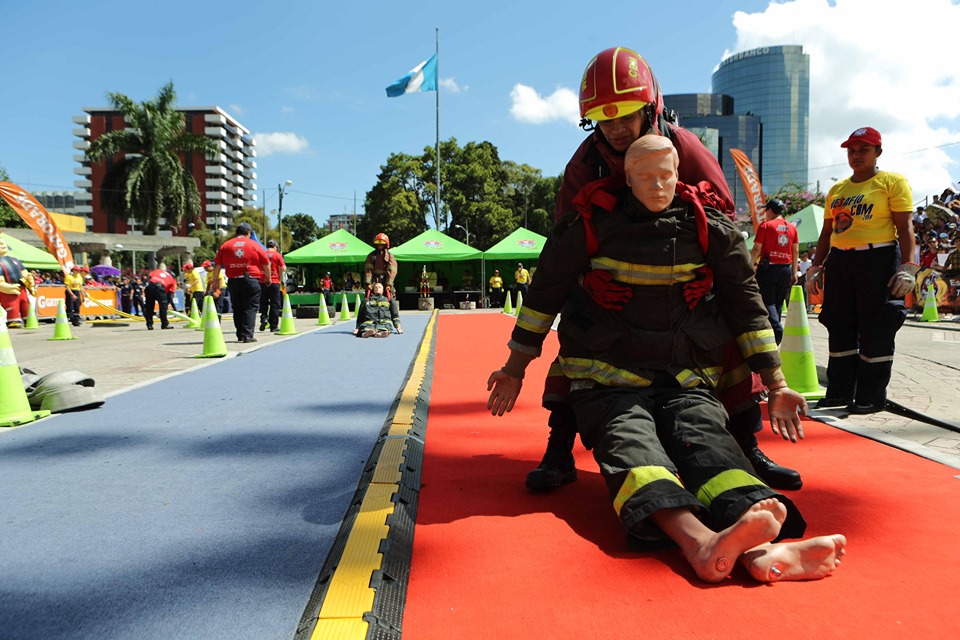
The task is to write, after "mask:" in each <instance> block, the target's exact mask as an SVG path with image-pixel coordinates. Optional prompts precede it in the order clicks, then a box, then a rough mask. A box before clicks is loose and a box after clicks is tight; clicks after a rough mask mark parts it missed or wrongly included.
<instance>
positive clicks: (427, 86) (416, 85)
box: [387, 54, 437, 98]
mask: <svg viewBox="0 0 960 640" xmlns="http://www.w3.org/2000/svg"><path fill="white" fill-rule="evenodd" d="M436 90H437V54H433V55H432V56H430V58H429V59H428V60H424V61H423V62H421V63H420V64H418V65H417V66H415V67H414V68H413V69H411V70H410V72H409V73H408V74H407V75H405V76H403V77H402V78H400V79H399V80H397V81H396V82H394V83H393V84H392V85H390V86H389V87H387V97H389V98H396V97H397V96H402V95H403V94H405V93H416V92H417V91H436Z"/></svg>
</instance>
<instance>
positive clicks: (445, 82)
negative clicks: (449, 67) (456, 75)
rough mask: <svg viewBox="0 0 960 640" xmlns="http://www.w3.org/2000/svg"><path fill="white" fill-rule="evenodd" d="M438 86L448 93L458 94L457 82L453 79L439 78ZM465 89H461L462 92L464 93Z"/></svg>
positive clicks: (458, 86)
mask: <svg viewBox="0 0 960 640" xmlns="http://www.w3.org/2000/svg"><path fill="white" fill-rule="evenodd" d="M440 86H441V87H443V88H444V89H446V90H447V91H449V92H450V93H460V85H458V84H457V81H456V80H454V79H453V78H440ZM466 90H467V87H466V86H464V87H463V91H466Z"/></svg>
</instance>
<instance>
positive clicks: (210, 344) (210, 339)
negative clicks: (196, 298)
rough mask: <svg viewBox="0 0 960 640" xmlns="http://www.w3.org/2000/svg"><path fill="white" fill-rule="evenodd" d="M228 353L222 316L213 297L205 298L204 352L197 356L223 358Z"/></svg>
mask: <svg viewBox="0 0 960 640" xmlns="http://www.w3.org/2000/svg"><path fill="white" fill-rule="evenodd" d="M225 355H227V343H226V342H224V340H223V329H221V328H220V318H219V317H217V309H216V307H214V305H213V297H211V296H207V297H206V298H204V300H203V353H201V354H200V355H198V356H196V357H197V358H222V357H223V356H225Z"/></svg>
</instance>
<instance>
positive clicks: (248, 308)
mask: <svg viewBox="0 0 960 640" xmlns="http://www.w3.org/2000/svg"><path fill="white" fill-rule="evenodd" d="M227 289H228V290H229V291H230V305H231V306H232V307H233V326H234V327H235V328H236V330H237V340H241V341H242V340H249V339H250V338H253V332H254V329H256V325H257V311H258V310H259V309H260V281H259V280H257V279H256V278H251V277H250V276H241V277H239V278H230V279H229V280H228V281H227Z"/></svg>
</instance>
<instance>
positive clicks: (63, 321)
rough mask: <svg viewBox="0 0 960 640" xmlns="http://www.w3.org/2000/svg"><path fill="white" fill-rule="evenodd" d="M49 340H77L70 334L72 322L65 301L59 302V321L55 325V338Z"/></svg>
mask: <svg viewBox="0 0 960 640" xmlns="http://www.w3.org/2000/svg"><path fill="white" fill-rule="evenodd" d="M47 340H76V338H74V337H73V334H72V333H71V332H70V321H69V320H68V319H67V310H66V308H64V306H63V300H57V320H56V322H55V323H54V325H53V337H52V338H47Z"/></svg>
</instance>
